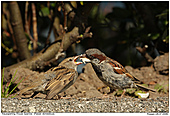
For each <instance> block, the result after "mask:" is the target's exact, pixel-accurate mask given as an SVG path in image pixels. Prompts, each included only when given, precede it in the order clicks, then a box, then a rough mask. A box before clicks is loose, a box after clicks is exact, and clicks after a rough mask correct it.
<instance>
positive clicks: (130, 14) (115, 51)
mask: <svg viewBox="0 0 170 116" xmlns="http://www.w3.org/2000/svg"><path fill="white" fill-rule="evenodd" d="M103 3H104V2H102V3H101V4H103ZM109 3H112V4H113V5H115V4H116V2H109ZM105 4H106V3H105ZM123 4H124V5H125V6H124V7H116V6H115V7H113V8H112V11H111V12H108V13H107V14H106V15H104V13H105V11H107V10H108V8H107V6H108V7H109V4H108V5H107V6H105V7H104V9H102V11H99V10H101V9H100V7H98V9H99V10H97V11H96V9H97V8H94V9H93V11H92V12H91V13H92V14H91V15H90V16H91V17H90V18H89V24H90V25H92V27H93V28H92V29H93V31H94V34H95V37H94V39H95V40H94V42H95V43H94V44H93V46H95V47H98V48H100V49H102V50H103V51H104V52H105V53H106V54H107V55H108V56H110V57H112V58H114V59H116V60H118V61H119V62H121V63H122V64H123V65H132V66H133V67H138V66H143V65H146V63H145V64H142V63H144V61H145V60H144V58H142V57H141V55H140V54H139V53H138V52H137V51H136V48H135V47H137V46H140V47H143V46H145V45H147V46H148V48H147V52H148V53H149V55H151V57H152V58H155V57H156V56H159V55H160V54H162V53H165V52H168V51H169V49H168V48H169V35H168V31H169V21H168V16H169V10H168V2H162V3H157V2H154V3H153V2H152V3H150V2H146V3H139V4H138V3H135V2H123ZM89 41H91V40H89ZM88 43H90V42H87V43H86V44H88ZM90 44H91V43H90ZM93 46H92V47H93ZM90 47H91V46H90ZM125 57H126V59H125ZM140 63H141V64H140Z"/></svg>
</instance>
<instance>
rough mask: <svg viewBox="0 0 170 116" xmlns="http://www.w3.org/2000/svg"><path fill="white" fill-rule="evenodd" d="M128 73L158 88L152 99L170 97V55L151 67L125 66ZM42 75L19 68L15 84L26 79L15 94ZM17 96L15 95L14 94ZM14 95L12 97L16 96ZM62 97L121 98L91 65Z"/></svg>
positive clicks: (40, 95)
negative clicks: (98, 75)
mask: <svg viewBox="0 0 170 116" xmlns="http://www.w3.org/2000/svg"><path fill="white" fill-rule="evenodd" d="M125 68H126V69H127V71H128V72H129V73H130V74H132V75H134V76H136V77H138V78H139V79H141V81H142V82H143V83H145V84H147V85H148V87H150V88H156V89H158V90H159V92H149V93H150V96H149V97H150V98H157V97H169V53H166V54H164V55H161V56H158V57H156V58H155V59H154V63H153V65H151V66H146V67H140V68H136V69H134V68H133V67H131V66H125ZM15 71H16V69H15V70H11V71H9V72H8V74H5V75H6V76H10V77H12V76H13V75H14V73H15ZM42 74H43V72H42V73H38V72H36V71H31V70H29V69H26V68H17V73H16V75H15V77H19V78H18V79H17V80H16V81H15V83H14V84H17V83H18V82H19V81H20V80H21V79H22V78H23V77H25V79H24V80H23V81H22V82H21V83H20V84H19V86H18V87H17V89H16V90H15V92H17V91H19V90H21V89H23V88H24V87H25V86H28V85H29V84H30V83H32V82H33V80H34V78H38V77H39V76H40V75H42ZM33 93H34V92H33V91H28V92H26V93H25V95H23V96H22V97H23V98H30V97H31V96H32V95H33ZM14 94H15V93H14ZM14 94H12V95H14ZM45 96H46V95H45V94H43V93H38V94H37V95H35V96H34V98H37V97H38V98H45ZM59 96H60V97H71V98H79V97H88V98H89V97H107V96H109V97H112V96H113V97H114V96H120V95H119V94H118V90H113V91H111V90H110V88H109V87H107V86H106V85H105V84H104V83H103V82H102V81H101V80H100V79H99V78H98V77H97V75H96V73H95V72H94V70H93V68H92V66H91V64H90V63H88V64H86V65H85V66H84V67H83V73H81V74H79V77H78V78H77V80H76V82H75V83H74V84H73V85H72V86H71V87H70V88H68V89H67V90H66V91H65V92H62V93H60V94H59ZM124 97H137V96H135V95H134V94H129V93H125V95H124Z"/></svg>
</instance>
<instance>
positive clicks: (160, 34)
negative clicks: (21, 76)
mask: <svg viewBox="0 0 170 116" xmlns="http://www.w3.org/2000/svg"><path fill="white" fill-rule="evenodd" d="M17 3H18V6H19V10H20V13H21V17H22V23H23V27H24V30H25V35H26V37H27V45H28V49H29V52H30V53H31V55H32V56H33V55H34V52H35V51H34V49H33V43H34V42H33V41H32V39H31V38H30V36H32V38H33V39H35V38H34V28H35V24H34V23H35V21H34V20H32V19H33V18H32V17H35V16H36V25H37V28H36V29H37V35H38V40H37V41H36V42H37V45H38V46H37V48H36V52H37V53H38V52H39V51H41V50H42V49H43V48H45V46H46V45H47V43H48V42H47V38H48V35H49V30H50V28H51V27H52V26H51V25H52V24H53V29H51V34H50V36H49V43H52V42H54V41H55V40H56V38H57V37H58V36H59V35H60V34H59V31H58V30H57V31H56V29H58V28H61V27H60V26H59V25H57V23H56V24H55V21H56V20H57V19H56V17H57V18H58V20H59V22H60V23H59V24H61V25H64V24H65V23H64V22H65V15H64V10H66V9H67V8H68V9H69V8H70V9H71V11H69V12H68V13H67V20H66V21H67V25H66V27H67V29H66V32H69V31H71V30H72V29H73V27H75V26H78V27H79V24H80V23H81V26H82V25H83V26H84V27H88V26H91V29H90V32H92V33H93V36H92V38H85V39H84V40H82V41H81V42H80V43H76V44H73V45H72V46H70V48H69V49H67V51H66V57H69V56H72V55H76V54H81V53H84V51H85V50H86V49H88V48H98V49H100V50H101V51H103V52H104V53H105V54H106V55H107V56H109V57H110V58H113V59H115V60H117V61H118V62H120V63H121V64H122V65H123V66H126V65H131V66H133V67H142V66H146V65H150V64H151V62H149V61H148V60H146V58H145V57H144V56H143V55H142V53H143V52H139V51H138V50H137V48H138V49H139V48H140V49H141V50H143V51H144V52H146V53H148V55H149V56H150V57H151V58H153V59H154V58H156V57H157V56H159V55H161V54H164V53H167V52H169V33H168V32H169V17H168V16H169V2H168V1H167V2H157V1H156V2H121V1H119V2H116V1H105V2H102V1H101V2H78V1H72V2H45V1H44V2H32V1H29V2H17ZM91 3H94V4H93V5H91ZM9 4H10V2H1V11H2V12H1V56H2V60H3V61H2V65H1V69H2V68H3V67H7V66H10V65H12V64H15V63H17V62H19V61H21V59H19V57H18V52H17V51H18V50H17V47H16V41H15V38H14V37H13V33H14V32H13V31H12V30H11V27H10V25H11V24H10V20H11V18H12V17H11V14H10V10H9V9H10V6H9ZM32 4H34V5H32ZM66 4H68V6H67V5H66ZM62 5H64V9H63V6H62ZM89 7H90V8H89ZM33 11H35V12H36V13H35V14H33V13H32V12H33ZM74 13H75V14H74ZM77 14H79V15H80V16H82V17H83V18H82V17H80V18H81V19H79V20H78V21H77V22H73V21H72V20H74V19H72V18H75V17H74V15H77ZM34 15H35V16H34ZM72 15H73V17H71V16H72ZM14 16H15V15H14ZM25 17H26V18H25ZM53 17H55V18H53ZM78 18H79V17H78ZM54 19H55V20H54ZM52 22H54V23H52ZM26 25H27V26H28V30H29V33H30V35H29V34H28V30H27V29H26V27H25V26H26ZM83 26H82V27H81V28H80V30H79V31H80V33H83V32H84V30H83V29H84V28H83ZM55 27H56V28H55ZM49 43H48V44H49Z"/></svg>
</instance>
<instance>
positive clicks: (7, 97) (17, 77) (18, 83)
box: [7, 77, 24, 98]
mask: <svg viewBox="0 0 170 116" xmlns="http://www.w3.org/2000/svg"><path fill="white" fill-rule="evenodd" d="M17 78H18V77H17ZM23 79H24V77H23V78H22V79H21V80H20V81H19V83H18V84H17V85H16V86H15V87H14V88H13V89H12V90H11V92H10V93H9V94H8V96H7V98H8V97H9V95H10V94H11V93H12V92H13V91H14V90H15V88H16V87H18V85H19V84H20V83H21V82H22V80H23ZM16 95H17V94H16ZM16 95H14V96H12V98H14V97H15V96H16Z"/></svg>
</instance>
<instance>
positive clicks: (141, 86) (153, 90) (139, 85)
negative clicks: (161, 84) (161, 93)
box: [136, 84, 156, 92]
mask: <svg viewBox="0 0 170 116" xmlns="http://www.w3.org/2000/svg"><path fill="white" fill-rule="evenodd" d="M136 85H137V86H138V87H140V88H143V89H146V90H150V91H152V92H156V90H155V89H151V88H148V87H145V86H143V85H141V84H136Z"/></svg>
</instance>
